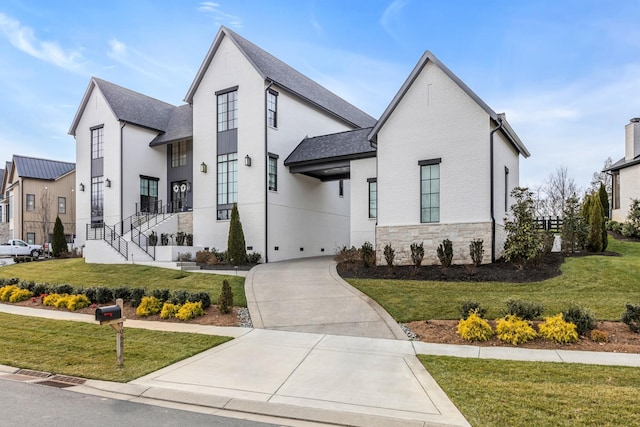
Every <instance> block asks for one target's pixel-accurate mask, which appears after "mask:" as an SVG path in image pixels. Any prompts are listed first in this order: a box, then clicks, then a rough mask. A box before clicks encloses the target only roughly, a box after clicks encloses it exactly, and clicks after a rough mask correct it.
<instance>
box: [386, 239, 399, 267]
mask: <svg viewBox="0 0 640 427" xmlns="http://www.w3.org/2000/svg"><path fill="white" fill-rule="evenodd" d="M395 258H396V251H395V250H394V249H393V247H391V245H390V244H389V243H387V244H386V245H384V260H385V261H386V262H387V266H389V267H393V261H394V260H395Z"/></svg>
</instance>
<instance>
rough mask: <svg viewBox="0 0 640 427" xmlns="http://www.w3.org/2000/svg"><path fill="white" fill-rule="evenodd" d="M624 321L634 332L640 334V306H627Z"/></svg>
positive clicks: (623, 315)
mask: <svg viewBox="0 0 640 427" xmlns="http://www.w3.org/2000/svg"><path fill="white" fill-rule="evenodd" d="M622 321H623V322H624V323H625V324H626V325H627V326H629V329H631V330H632V331H633V332H635V333H636V334H637V333H640V304H636V305H633V304H627V305H626V310H625V311H624V312H623V313H622Z"/></svg>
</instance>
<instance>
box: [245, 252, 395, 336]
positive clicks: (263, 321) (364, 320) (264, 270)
mask: <svg viewBox="0 0 640 427" xmlns="http://www.w3.org/2000/svg"><path fill="white" fill-rule="evenodd" d="M245 293H246V296H247V307H248V308H249V312H250V313H251V320H252V321H253V326H254V327H256V328H260V329H274V330H282V331H291V332H311V333H319V334H330V335H348V336H356V337H368V338H386V339H398V340H407V339H408V338H407V336H406V334H405V333H404V332H403V330H402V329H401V328H400V326H398V324H397V323H396V322H395V321H394V320H393V318H392V317H391V316H390V315H389V314H388V313H387V312H386V311H385V310H384V309H382V307H380V305H378V303H376V302H375V301H373V300H372V299H371V298H369V297H368V296H366V295H364V294H363V293H362V292H360V291H358V290H357V289H355V288H353V287H352V286H350V285H349V284H348V283H346V282H345V281H344V280H342V278H341V277H340V276H339V275H338V273H337V271H336V263H335V261H333V258H332V257H317V258H303V259H297V260H291V261H282V262H274V263H269V264H260V265H258V266H256V267H254V268H253V269H251V271H249V274H248V275H247V277H246V280H245Z"/></svg>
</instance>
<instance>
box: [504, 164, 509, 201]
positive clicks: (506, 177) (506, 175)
mask: <svg viewBox="0 0 640 427" xmlns="http://www.w3.org/2000/svg"><path fill="white" fill-rule="evenodd" d="M504 211H505V212H508V211H509V168H508V167H506V166H505V167H504Z"/></svg>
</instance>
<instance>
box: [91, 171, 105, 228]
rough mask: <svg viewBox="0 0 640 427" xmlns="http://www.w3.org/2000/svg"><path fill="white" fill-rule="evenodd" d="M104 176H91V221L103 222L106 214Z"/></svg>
mask: <svg viewBox="0 0 640 427" xmlns="http://www.w3.org/2000/svg"><path fill="white" fill-rule="evenodd" d="M102 178H103V177H102V176H94V177H92V178H91V222H93V223H96V222H102V217H103V215H104V188H103V185H104V184H103V179H102Z"/></svg>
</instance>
